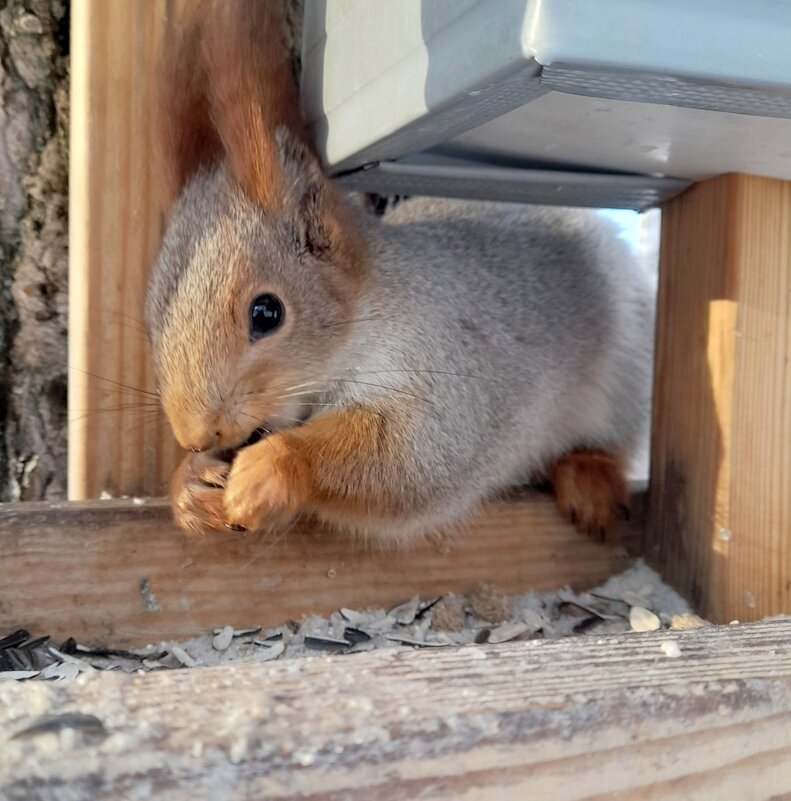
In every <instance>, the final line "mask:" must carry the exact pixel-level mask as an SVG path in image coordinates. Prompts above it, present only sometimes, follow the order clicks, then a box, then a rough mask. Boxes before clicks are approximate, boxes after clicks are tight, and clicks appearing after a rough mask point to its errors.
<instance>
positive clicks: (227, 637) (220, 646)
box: [211, 626, 233, 651]
mask: <svg viewBox="0 0 791 801" xmlns="http://www.w3.org/2000/svg"><path fill="white" fill-rule="evenodd" d="M231 640H233V626H225V627H223V628H222V629H221V630H220V633H219V634H215V635H214V637H213V638H212V641H211V647H212V648H214V650H215V651H226V650H228V647H229V646H230V644H231Z"/></svg>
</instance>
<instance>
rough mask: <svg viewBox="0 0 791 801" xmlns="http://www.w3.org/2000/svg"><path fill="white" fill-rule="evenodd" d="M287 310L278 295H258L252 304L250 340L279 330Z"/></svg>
mask: <svg viewBox="0 0 791 801" xmlns="http://www.w3.org/2000/svg"><path fill="white" fill-rule="evenodd" d="M285 316H286V310H285V309H284V308H283V304H282V303H281V301H280V298H278V297H277V296H276V295H269V294H267V295H258V297H256V298H253V302H252V303H251V304H250V339H252V340H256V339H261V337H265V336H266V335H267V334H271V333H272V332H273V331H274V330H275V329H276V328H279V327H280V325H281V323H282V322H283V318H284V317H285Z"/></svg>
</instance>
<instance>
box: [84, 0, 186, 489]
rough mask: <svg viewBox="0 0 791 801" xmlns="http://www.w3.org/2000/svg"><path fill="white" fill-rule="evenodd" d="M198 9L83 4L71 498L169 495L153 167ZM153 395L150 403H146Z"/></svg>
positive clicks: (165, 2)
mask: <svg viewBox="0 0 791 801" xmlns="http://www.w3.org/2000/svg"><path fill="white" fill-rule="evenodd" d="M190 5H194V0H145V2H128V0H73V2H72V4H71V20H72V22H71V24H72V35H71V48H72V49H71V132H70V165H69V367H70V369H69V476H68V481H69V495H70V497H71V498H92V497H98V496H99V495H100V493H101V492H102V491H103V490H107V491H109V492H110V493H111V494H113V495H119V494H121V493H129V494H147V495H159V494H162V492H163V491H164V489H165V482H166V481H167V478H168V476H169V475H170V473H171V472H172V468H173V467H174V466H175V464H176V459H177V457H178V451H177V448H176V445H175V442H174V440H173V438H172V436H171V434H170V431H169V428H168V426H167V423H166V422H165V419H164V417H163V416H162V414H161V413H160V412H159V407H158V404H157V403H156V400H157V399H156V398H155V397H152V396H150V395H145V394H144V392H151V391H153V390H154V379H153V375H152V372H151V366H150V362H149V358H148V349H147V341H146V334H145V327H144V325H143V298H144V293H145V284H146V278H147V275H148V270H149V268H150V266H151V263H152V261H153V259H154V257H155V254H156V250H157V247H158V245H159V241H160V237H161V231H162V227H163V216H162V200H163V198H162V194H161V187H160V186H159V184H158V180H157V175H156V174H155V171H154V165H153V164H152V159H151V134H152V131H151V127H152V122H153V120H152V108H153V92H154V72H155V65H156V63H157V58H158V53H159V48H160V46H161V42H162V34H163V32H164V30H165V26H166V24H167V23H168V19H169V18H171V17H173V16H175V15H176V14H178V13H183V11H184V10H185V9H186V8H187V7H189V6H190ZM138 390H143V391H144V392H143V393H141V392H138Z"/></svg>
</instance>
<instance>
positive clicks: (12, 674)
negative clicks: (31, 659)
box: [0, 670, 41, 681]
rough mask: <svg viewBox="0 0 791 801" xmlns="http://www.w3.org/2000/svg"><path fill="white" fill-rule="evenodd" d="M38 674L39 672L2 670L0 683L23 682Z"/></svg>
mask: <svg viewBox="0 0 791 801" xmlns="http://www.w3.org/2000/svg"><path fill="white" fill-rule="evenodd" d="M40 673H41V671H40V670H3V671H0V681H24V680H25V679H32V678H34V677H35V676H38V675H39V674H40Z"/></svg>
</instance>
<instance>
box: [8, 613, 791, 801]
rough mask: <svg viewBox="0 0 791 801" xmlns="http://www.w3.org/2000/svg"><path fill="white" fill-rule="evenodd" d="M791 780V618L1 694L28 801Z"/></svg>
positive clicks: (748, 794) (496, 799)
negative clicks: (667, 648)
mask: <svg viewBox="0 0 791 801" xmlns="http://www.w3.org/2000/svg"><path fill="white" fill-rule="evenodd" d="M668 639H673V640H675V641H676V642H677V643H678V645H679V646H680V649H681V656H680V657H679V658H676V659H672V658H668V657H667V656H665V655H664V654H663V651H662V643H663V642H666V641H667V640H668ZM59 730H60V731H61V732H65V733H60V734H58V731H59ZM53 731H54V732H55V734H54V735H53V734H52V733H51V732H53ZM789 766H791V621H785V622H775V623H764V624H756V625H748V626H724V627H710V628H706V629H699V630H697V631H694V632H686V633H675V632H673V633H667V632H666V633H657V634H652V635H636V634H627V635H619V636H605V637H581V638H575V639H573V640H561V641H556V642H536V641H534V642H524V643H512V644H508V645H504V646H491V647H472V648H460V649H455V648H449V649H446V650H440V649H438V650H435V651H431V652H426V651H423V652H409V651H407V652H404V651H401V652H393V651H391V650H389V649H388V650H384V651H374V652H371V653H368V654H360V655H357V656H354V657H348V656H340V657H328V658H313V659H302V660H289V661H286V662H277V663H272V662H270V663H266V664H257V665H251V664H236V665H231V666H227V667H221V668H196V669H193V670H179V671H164V672H157V673H149V674H147V675H145V676H123V675H118V674H106V673H105V674H92V675H90V676H87V677H83V678H82V679H81V680H80V681H78V682H74V683H72V684H69V685H51V684H50V685H43V684H41V683H39V684H31V683H27V684H11V683H8V682H6V683H4V684H3V685H0V788H2V789H0V794H1V793H2V792H5V796H4V797H6V798H9V799H23V798H24V799H25V801H44V799H47V801H49V800H50V799H53V798H61V797H65V795H63V794H62V793H63V792H64V791H65V788H66V787H67V788H68V798H69V799H70V801H88V799H90V800H91V801H101V800H102V799H117V798H138V797H141V798H142V797H155V798H157V799H162V801H182V800H183V801H186V799H190V801H193V800H194V799H198V800H199V801H200V800H202V799H215V798H223V799H229V801H231V800H233V801H245V800H246V799H249V801H258V799H262V798H267V799H310V801H341V799H343V801H370V799H376V800H377V801H412V799H416V798H431V799H434V801H460V800H461V799H464V801H523V800H524V799H544V798H551V799H553V801H583V799H584V800H585V801H594V799H597V800H603V799H632V798H639V799H641V801H646V800H649V799H662V801H682V799H683V801H711V799H717V800H718V801H748V800H749V801H778V799H780V798H787V797H788V795H789V794H790V793H791V768H790V767H789Z"/></svg>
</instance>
